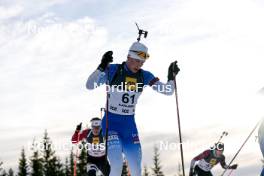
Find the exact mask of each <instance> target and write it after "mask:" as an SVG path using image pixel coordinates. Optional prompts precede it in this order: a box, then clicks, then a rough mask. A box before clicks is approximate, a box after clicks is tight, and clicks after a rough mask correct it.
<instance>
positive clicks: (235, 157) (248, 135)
mask: <svg viewBox="0 0 264 176" xmlns="http://www.w3.org/2000/svg"><path fill="white" fill-rule="evenodd" d="M260 122H261V121H259V122H258V123H257V124H256V126H255V127H254V128H253V130H252V131H251V132H250V134H249V135H248V137H247V138H246V140H245V141H244V143H243V144H242V146H241V147H240V148H239V149H238V151H237V153H236V154H235V156H234V157H233V158H232V160H231V161H230V162H229V164H228V166H227V168H229V167H230V166H231V164H232V163H233V161H234V160H235V159H236V157H237V155H238V154H239V152H240V151H241V150H242V148H243V147H244V145H245V144H246V143H247V141H248V140H249V138H250V137H251V135H252V134H253V133H254V131H255V130H256V128H257V127H258V125H259V123H260ZM227 168H226V169H225V170H224V172H223V173H222V174H221V176H223V175H224V174H225V173H226V171H227Z"/></svg>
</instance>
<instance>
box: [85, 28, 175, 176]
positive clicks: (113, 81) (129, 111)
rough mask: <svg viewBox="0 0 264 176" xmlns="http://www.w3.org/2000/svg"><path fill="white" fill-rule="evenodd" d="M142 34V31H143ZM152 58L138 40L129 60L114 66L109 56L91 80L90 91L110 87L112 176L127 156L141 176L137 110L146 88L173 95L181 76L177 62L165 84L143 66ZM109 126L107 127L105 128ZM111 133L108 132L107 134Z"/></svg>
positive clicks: (108, 121) (134, 172)
mask: <svg viewBox="0 0 264 176" xmlns="http://www.w3.org/2000/svg"><path fill="white" fill-rule="evenodd" d="M141 32H142V31H141ZM148 58H149V53H148V48H147V47H146V46H145V45H144V44H143V43H141V42H139V39H138V41H137V42H134V43H133V44H132V46H131V47H130V48H129V51H128V55H127V59H126V61H125V62H123V63H121V64H110V63H111V62H113V52H112V51H108V52H106V53H105V54H104V55H103V57H102V60H101V63H100V64H99V66H98V67H97V69H96V70H95V71H94V72H93V73H92V74H91V75H90V76H89V78H88V80H87V83H86V87H87V89H89V90H92V89H95V88H96V87H98V86H100V85H102V84H107V86H109V87H108V88H109V89H108V96H107V103H106V104H107V105H108V106H106V113H105V115H104V117H103V120H102V130H103V133H104V134H106V133H108V141H107V154H108V157H109V160H110V164H111V173H110V176H118V175H121V172H122V165H123V157H122V153H124V155H125V157H126V159H127V162H128V166H129V168H130V171H131V175H132V176H140V175H141V158H142V154H141V145H140V140H139V136H138V130H137V126H136V123H135V108H136V104H137V101H138V98H139V97H140V95H141V94H142V92H143V90H144V87H146V86H150V87H152V88H153V90H155V91H157V92H159V93H162V94H165V95H172V94H173V93H174V82H173V81H174V78H175V76H176V75H177V74H178V72H179V70H180V69H179V68H178V66H177V61H175V62H172V63H171V64H170V66H169V69H168V81H167V82H166V83H162V82H161V81H160V80H159V78H157V77H155V76H154V75H153V74H152V73H151V72H149V71H146V70H143V69H142V66H143V64H144V63H145V61H146V60H147V59H148ZM106 125H107V126H106ZM106 129H108V131H106Z"/></svg>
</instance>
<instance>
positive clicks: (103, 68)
mask: <svg viewBox="0 0 264 176" xmlns="http://www.w3.org/2000/svg"><path fill="white" fill-rule="evenodd" d="M111 62H113V51H107V52H106V53H104V55H103V57H102V60H101V63H100V64H99V66H98V67H97V69H96V70H95V71H94V72H93V73H92V74H91V75H90V76H89V78H88V80H87V82H86V88H87V89H89V90H91V89H94V88H97V87H99V86H100V85H102V84H104V83H105V82H106V76H105V75H106V72H107V67H108V65H109V63H111Z"/></svg>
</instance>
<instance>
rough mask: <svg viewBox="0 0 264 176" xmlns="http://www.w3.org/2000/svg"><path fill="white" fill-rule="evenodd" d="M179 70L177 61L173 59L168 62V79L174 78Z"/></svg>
mask: <svg viewBox="0 0 264 176" xmlns="http://www.w3.org/2000/svg"><path fill="white" fill-rule="evenodd" d="M179 71H180V69H179V67H178V65H177V61H174V62H172V63H171V64H170V66H169V70H168V81H170V80H174V78H175V76H176V75H177V74H178V72H179Z"/></svg>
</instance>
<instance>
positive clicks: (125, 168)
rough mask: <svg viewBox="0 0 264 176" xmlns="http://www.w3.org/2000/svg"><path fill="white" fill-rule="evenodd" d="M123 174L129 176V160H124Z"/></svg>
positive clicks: (122, 175)
mask: <svg viewBox="0 0 264 176" xmlns="http://www.w3.org/2000/svg"><path fill="white" fill-rule="evenodd" d="M121 176H128V165H127V162H126V161H124V162H123V168H122V173H121Z"/></svg>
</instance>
